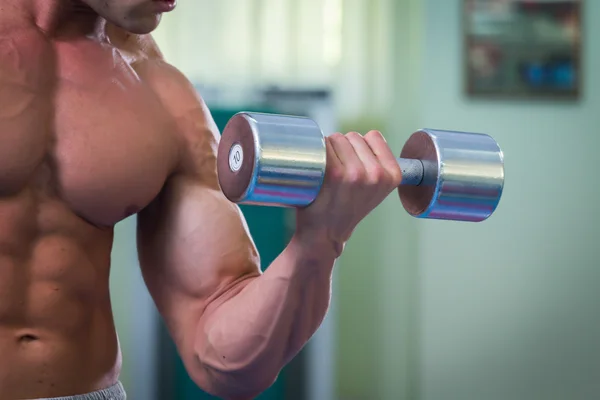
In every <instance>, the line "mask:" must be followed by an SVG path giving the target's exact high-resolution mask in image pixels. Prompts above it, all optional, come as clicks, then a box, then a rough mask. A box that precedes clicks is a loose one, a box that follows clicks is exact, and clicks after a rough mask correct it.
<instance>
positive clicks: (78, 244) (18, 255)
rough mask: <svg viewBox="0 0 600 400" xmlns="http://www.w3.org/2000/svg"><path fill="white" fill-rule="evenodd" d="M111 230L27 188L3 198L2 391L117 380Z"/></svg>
mask: <svg viewBox="0 0 600 400" xmlns="http://www.w3.org/2000/svg"><path fill="white" fill-rule="evenodd" d="M111 243H112V230H109V229H104V230H103V229H99V228H96V227H94V226H92V225H90V224H88V223H87V222H85V221H84V220H83V219H81V218H79V217H78V216H76V215H74V214H73V213H72V212H71V211H70V210H69V209H68V207H67V206H66V205H64V204H63V203H61V202H60V201H58V200H44V201H41V200H40V199H39V197H38V196H34V195H33V194H32V193H30V192H28V191H27V190H26V191H24V192H23V193H21V194H19V195H17V196H13V197H11V198H3V197H0V398H1V399H34V398H40V397H59V396H68V395H75V394H82V393H89V392H91V391H95V390H99V389H103V388H105V387H108V386H110V385H112V384H114V383H115V382H116V380H117V376H118V374H119V370H120V364H121V359H120V351H119V345H118V340H117V336H116V333H115V328H114V322H113V318H112V312H111V304H110V296H109V267H110V251H111Z"/></svg>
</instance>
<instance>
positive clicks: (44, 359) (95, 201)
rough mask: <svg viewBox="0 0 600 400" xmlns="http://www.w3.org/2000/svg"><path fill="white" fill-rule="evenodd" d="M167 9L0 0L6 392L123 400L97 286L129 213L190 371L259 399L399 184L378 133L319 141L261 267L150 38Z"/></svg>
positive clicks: (125, 0)
mask: <svg viewBox="0 0 600 400" xmlns="http://www.w3.org/2000/svg"><path fill="white" fill-rule="evenodd" d="M190 1H193V0H190ZM174 6H175V4H174V2H173V0H0V135H1V136H0V138H1V142H0V398H1V399H3V400H12V399H36V398H51V397H62V396H64V397H68V396H73V397H71V398H73V399H89V398H93V399H102V398H107V399H108V398H110V399H124V398H125V393H124V392H123V389H122V386H121V385H120V384H119V382H118V376H119V371H120V366H121V356H120V350H119V343H118V339H117V335H116V333H115V327H114V323H113V317H112V313H111V304H110V298H109V284H108V283H109V267H110V252H111V246H112V240H113V227H114V226H115V224H116V223H118V222H119V221H121V220H123V219H124V218H126V217H128V216H130V215H132V214H134V213H137V214H138V224H139V227H138V237H137V240H138V247H139V258H140V265H141V268H142V273H143V276H144V279H145V282H146V284H147V286H148V289H149V292H150V293H151V295H152V297H153V299H154V301H155V302H156V305H157V307H158V310H159V311H160V313H161V315H162V316H163V318H164V320H165V321H166V324H167V326H168V329H169V331H170V334H171V335H172V337H173V339H174V341H175V343H176V345H177V348H178V351H179V353H180V355H181V357H182V359H183V362H184V363H185V366H186V368H187V371H188V373H189V375H190V376H191V378H192V379H193V380H194V381H195V382H196V383H197V384H198V385H199V386H200V387H202V388H203V389H204V390H206V391H207V392H209V393H212V394H215V395H217V396H220V397H222V398H224V399H250V398H252V397H254V396H256V395H257V394H259V393H260V392H262V391H263V390H265V389H266V388H267V387H268V386H269V385H271V384H272V383H273V381H274V380H275V378H276V377H277V375H278V373H279V371H280V370H281V368H282V367H283V366H284V365H285V364H286V363H287V362H289V361H290V359H291V358H292V357H294V356H295V355H296V354H297V353H298V351H299V350H300V349H301V348H302V346H303V345H304V344H305V343H306V341H307V340H308V339H309V338H310V336H311V335H312V334H313V333H314V332H315V330H316V329H317V327H318V326H319V324H320V323H321V321H322V319H323V317H324V315H325V313H326V311H327V307H328V304H329V297H330V283H331V282H330V280H331V276H332V268H333V264H334V260H335V259H336V257H338V256H339V255H340V253H341V252H342V249H343V247H344V243H345V242H346V241H347V240H348V238H349V237H350V235H351V233H352V231H353V229H354V228H355V226H356V225H357V224H358V223H359V221H361V220H362V219H363V218H364V217H365V216H366V215H367V214H368V213H369V212H370V211H371V210H372V209H373V208H374V207H375V206H377V205H378V204H379V203H380V202H381V201H382V200H383V199H384V198H385V197H386V196H387V195H388V194H389V193H390V192H391V191H392V190H393V189H394V188H395V187H397V186H398V184H399V183H400V181H401V171H400V169H399V167H398V165H397V163H396V161H395V158H394V155H393V154H392V152H391V151H390V149H389V148H388V146H387V145H386V143H385V140H384V139H383V137H382V136H381V134H380V133H378V132H369V133H368V134H366V135H365V136H361V135H359V134H357V133H348V134H345V135H342V134H339V133H337V134H335V135H333V136H331V137H330V138H328V139H327V157H328V159H327V163H328V166H327V172H326V183H325V185H324V188H323V190H322V192H321V194H320V195H319V197H318V199H317V200H316V201H315V202H314V203H313V204H312V205H311V206H310V207H307V208H306V209H302V210H299V211H298V212H297V229H296V232H295V234H294V236H293V238H292V239H291V241H290V243H289V245H288V246H287V248H286V249H285V250H284V251H283V252H282V253H281V254H280V255H279V257H278V258H277V259H276V260H275V261H274V262H273V263H272V265H271V266H270V268H269V269H268V270H267V271H266V272H265V273H261V271H260V269H259V255H258V254H257V251H256V248H255V246H254V244H253V241H252V239H251V237H250V236H249V233H248V230H247V227H246V224H245V221H244V219H243V216H242V215H241V213H240V211H239V209H238V207H236V206H235V205H233V204H231V203H230V202H228V201H227V200H226V198H225V197H224V196H223V195H222V193H221V192H220V190H219V186H218V181H217V179H216V163H215V157H216V148H217V143H218V140H219V134H218V132H217V129H216V127H215V124H214V122H213V120H212V119H211V116H210V113H209V110H208V109H207V107H206V106H205V104H204V103H203V101H202V100H201V99H200V98H199V97H198V95H197V94H196V92H195V90H194V89H193V87H192V85H191V84H190V83H189V82H188V80H186V78H185V77H184V76H183V75H182V74H181V73H180V72H179V71H177V69H175V68H173V67H172V66H170V65H169V64H168V63H167V62H166V61H165V60H163V58H162V56H161V53H160V52H159V50H158V48H157V46H156V45H155V43H154V42H153V41H152V38H151V37H150V36H149V34H150V32H151V31H152V30H154V29H155V28H156V26H157V25H158V22H159V20H160V17H161V14H162V13H163V12H165V11H169V10H171V9H173V8H174ZM199 40H209V39H208V38H199ZM123 267H124V266H123ZM77 395H79V396H77ZM111 396H112V397H111Z"/></svg>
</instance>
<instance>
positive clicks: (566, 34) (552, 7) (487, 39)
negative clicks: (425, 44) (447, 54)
mask: <svg viewBox="0 0 600 400" xmlns="http://www.w3.org/2000/svg"><path fill="white" fill-rule="evenodd" d="M583 1H584V0H464V24H465V29H464V35H465V67H464V71H465V80H466V91H467V94H468V95H469V96H470V97H479V98H481V97H487V98H494V97H499V98H506V97H512V98H559V99H560V98H563V99H577V98H578V97H579V96H580V94H581V93H580V92H581V83H582V74H581V63H582V61H581V48H582V37H581V32H582V28H581V19H582V7H583V4H582V3H583Z"/></svg>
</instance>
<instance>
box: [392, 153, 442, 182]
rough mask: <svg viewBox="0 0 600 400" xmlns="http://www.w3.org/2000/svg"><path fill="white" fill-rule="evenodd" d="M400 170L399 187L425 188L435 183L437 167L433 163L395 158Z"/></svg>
mask: <svg viewBox="0 0 600 400" xmlns="http://www.w3.org/2000/svg"><path fill="white" fill-rule="evenodd" d="M396 160H397V161H398V165H400V169H401V170H402V182H401V183H400V185H407V186H420V185H422V186H425V185H433V184H435V182H436V181H437V174H438V171H437V167H436V164H435V163H432V162H430V161H426V160H417V159H412V158H397V159H396Z"/></svg>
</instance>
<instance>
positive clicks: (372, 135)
mask: <svg viewBox="0 0 600 400" xmlns="http://www.w3.org/2000/svg"><path fill="white" fill-rule="evenodd" d="M365 139H366V140H368V141H372V142H376V143H387V142H386V140H385V138H384V137H383V134H382V133H381V132H380V131H369V132H367V134H366V135H365Z"/></svg>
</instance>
